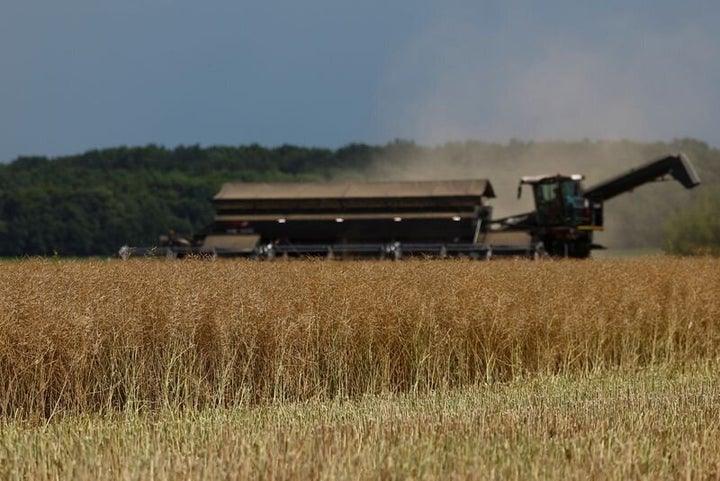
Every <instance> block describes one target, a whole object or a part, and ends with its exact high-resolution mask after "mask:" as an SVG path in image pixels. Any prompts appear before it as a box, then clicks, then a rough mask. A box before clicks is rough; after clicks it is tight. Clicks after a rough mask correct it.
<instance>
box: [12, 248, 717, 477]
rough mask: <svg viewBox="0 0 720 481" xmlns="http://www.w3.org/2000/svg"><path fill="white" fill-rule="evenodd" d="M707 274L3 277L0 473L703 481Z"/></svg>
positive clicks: (88, 267)
mask: <svg viewBox="0 0 720 481" xmlns="http://www.w3.org/2000/svg"><path fill="white" fill-rule="evenodd" d="M718 293H720V260H717V259H671V258H660V257H658V258H643V259H639V260H600V261H582V262H572V261H568V262H551V261H547V262H545V261H543V262H529V261H507V262H505V261H503V262H500V261H498V262H490V263H486V262H463V261H407V262H399V263H393V262H349V263H339V262H276V263H259V262H220V261H218V262H205V261H193V260H188V261H182V262H164V261H145V260H138V261H130V262H119V261H114V262H102V261H92V262H79V261H56V260H27V261H20V262H5V263H0V479H39V480H41V479H80V480H82V479H88V480H89V479H128V480H130V479H163V480H165V479H248V478H255V479H268V480H274V479H408V478H414V479H509V478H510V479H548V478H557V479H588V478H594V479H629V478H634V479H658V478H666V479H678V478H686V479H720V454H718V453H720V442H719V441H718V440H720V417H718V414H717V406H718V404H719V403H720V376H718V375H717V372H718V368H720V356H719V353H720V296H718Z"/></svg>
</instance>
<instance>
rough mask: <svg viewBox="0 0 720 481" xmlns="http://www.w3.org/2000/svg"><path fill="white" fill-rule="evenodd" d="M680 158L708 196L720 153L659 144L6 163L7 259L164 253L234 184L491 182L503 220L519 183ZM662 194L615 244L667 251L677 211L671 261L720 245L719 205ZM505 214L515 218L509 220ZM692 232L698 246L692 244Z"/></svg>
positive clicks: (650, 192) (622, 213)
mask: <svg viewBox="0 0 720 481" xmlns="http://www.w3.org/2000/svg"><path fill="white" fill-rule="evenodd" d="M677 151H683V152H685V153H686V154H688V156H690V158H691V159H692V160H693V162H694V163H695V165H696V166H697V167H698V170H699V173H700V176H701V178H702V180H703V182H704V184H705V185H704V186H703V187H701V188H700V189H698V190H700V191H702V190H703V189H712V187H707V186H708V185H710V186H712V185H713V184H716V183H718V182H720V151H718V150H717V149H713V148H710V147H709V146H708V145H707V144H705V143H703V142H700V141H697V140H693V139H681V140H676V141H673V142H671V143H660V142H658V143H652V144H640V143H634V142H629V141H620V142H592V141H582V142H523V141H519V140H511V141H510V142H509V143H507V144H497V143H486V142H477V141H469V142H453V143H448V144H445V145H442V146H437V147H423V146H419V145H417V144H415V143H414V142H412V141H407V140H399V139H398V140H395V141H393V142H390V143H389V144H387V145H385V146H370V145H365V144H349V145H347V146H344V147H342V148H339V149H336V150H332V149H324V148H310V147H298V146H292V145H282V146H279V147H276V148H266V147H263V146H260V145H257V144H251V145H245V146H210V147H200V146H198V145H189V146H178V147H176V148H174V149H168V148H165V147H161V146H157V145H147V146H144V147H124V146H122V147H114V148H108V149H102V150H91V151H88V152H85V153H82V154H79V155H73V156H67V157H60V158H53V159H49V158H46V157H20V158H18V159H16V160H15V161H14V162H11V163H9V164H0V256H23V255H52V254H53V253H55V252H57V253H58V254H59V255H72V256H85V255H110V254H114V253H115V252H117V249H118V248H119V246H120V245H122V244H125V243H127V244H130V245H153V244H156V243H157V239H158V235H160V234H161V233H163V232H165V231H167V230H168V229H174V230H175V231H177V232H179V233H181V234H183V235H186V236H189V237H192V236H194V235H198V234H201V233H202V232H203V229H204V228H205V227H206V226H208V225H209V224H210V223H211V221H212V217H213V210H212V204H211V199H212V196H213V195H214V194H215V193H216V192H217V191H218V189H219V188H220V185H221V184H222V183H223V182H228V181H246V182H255V181H326V180H331V179H352V180H366V179H389V178H394V179H423V178H432V179H436V178H467V177H484V178H489V179H490V180H491V181H492V183H493V185H494V186H495V190H496V192H497V194H498V196H499V198H498V199H497V201H496V203H495V205H496V211H498V212H501V213H503V214H507V215H509V214H512V213H519V211H518V209H520V210H522V209H523V208H522V207H518V206H517V204H516V202H517V201H516V200H515V199H514V192H515V186H516V185H517V184H516V182H517V178H518V177H519V176H520V175H530V174H540V173H547V172H549V171H551V170H554V169H558V171H561V170H562V171H564V172H573V173H575V172H577V173H585V174H587V177H588V179H589V180H590V182H589V183H590V184H592V183H594V182H595V181H600V180H603V179H605V178H607V177H608V176H611V175H615V174H617V173H620V172H622V171H624V170H626V169H627V168H628V167H631V166H633V165H636V164H638V163H641V162H645V161H648V160H652V159H653V158H657V157H659V156H662V155H666V154H668V153H670V152H677ZM661 187H662V188H659V187H653V188H652V189H651V188H647V189H639V190H640V191H641V192H638V193H636V194H633V195H628V196H621V197H620V198H618V200H617V201H615V200H613V201H612V202H611V203H609V204H608V209H607V219H608V227H610V228H609V229H608V230H609V231H613V232H616V233H618V232H619V233H621V234H622V239H620V240H617V241H616V243H615V244H612V242H611V245H617V246H627V247H659V245H660V243H661V240H662V225H663V224H664V223H665V219H666V216H667V215H668V213H670V212H674V211H677V212H678V213H676V214H674V215H673V216H672V217H671V219H670V222H669V223H668V225H669V227H667V229H666V235H667V242H666V244H667V246H668V249H669V250H670V251H671V252H682V253H687V252H688V249H689V250H690V251H693V252H694V251H697V250H698V246H700V245H702V246H705V245H706V244H710V245H713V246H717V245H718V234H717V228H716V227H712V226H713V225H714V224H713V220H712V219H713V218H714V219H717V218H720V216H718V215H717V211H718V210H719V209H720V201H718V200H717V198H718V197H720V196H714V197H713V196H709V197H708V198H707V199H705V200H702V199H699V200H697V201H696V203H695V204H693V206H692V207H691V210H692V213H691V214H688V215H685V214H683V213H681V209H682V206H683V204H684V203H687V202H688V200H689V199H691V198H693V197H697V195H696V194H695V193H694V192H693V193H691V194H688V193H686V192H685V191H684V190H682V189H681V188H678V187H677V185H672V186H661ZM701 197H702V196H701ZM713 199H715V200H713ZM503 203H504V204H505V205H507V206H509V207H508V211H507V212H502V211H501V209H502V207H500V206H501V204H503ZM498 212H496V213H498ZM691 219H695V220H693V221H692V222H694V224H692V226H689V224H688V222H691ZM713 228H714V229H715V230H714V231H713V230H712V229H713ZM713 232H714V234H713ZM689 233H691V234H693V236H694V240H692V241H689V240H686V238H685V237H683V236H687V235H689ZM701 233H702V235H701ZM687 246H692V247H687ZM715 248H717V247H715ZM700 250H702V249H700Z"/></svg>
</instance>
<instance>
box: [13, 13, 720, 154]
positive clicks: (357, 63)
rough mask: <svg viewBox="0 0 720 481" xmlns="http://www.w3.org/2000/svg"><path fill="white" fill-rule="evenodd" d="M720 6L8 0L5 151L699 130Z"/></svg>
mask: <svg viewBox="0 0 720 481" xmlns="http://www.w3.org/2000/svg"><path fill="white" fill-rule="evenodd" d="M719 27H720V2H717V1H715V0H712V1H710V0H696V1H693V0H688V1H683V2H681V1H672V2H671V1H666V0H657V1H633V0H627V1H615V0H608V1H604V2H590V1H579V0H578V1H545V2H538V1H531V0H516V1H513V0H510V1H504V2H501V1H498V2H483V1H477V0H475V1H469V0H467V1H466V0H444V1H440V0H438V1H429V0H412V1H411V0H384V1H379V0H363V1H357V0H355V1H348V0H335V1H331V0H305V1H303V2H298V1H292V0H266V1H257V2H255V1H231V0H205V1H203V2H198V1H195V0H122V1H121V0H65V1H63V2H56V1H50V0H5V1H4V2H3V6H2V8H0V72H1V75H2V78H1V80H0V161H10V160H13V159H14V158H16V157H17V156H19V155H48V156H57V155H64V154H73V153H80V152H83V151H85V150H88V149H92V148H104V147H112V146H117V145H145V144H148V143H156V144H160V145H165V146H167V147H174V146H176V145H179V144H184V145H188V144H196V143H199V144H201V145H204V146H207V145H214V144H225V145H238V144H247V143H251V142H258V143H260V144H262V145H266V146H276V145H281V144H285V143H289V144H299V145H306V146H322V147H332V148H335V147H339V146H342V145H345V144H347V143H350V142H366V143H373V144H384V143H385V142H388V141H390V140H392V139H395V138H403V139H410V140H415V141H416V142H418V143H421V144H441V143H444V142H447V141H453V140H466V139H476V140H487V141H498V142H505V141H507V140H508V139H510V138H519V139H523V140H547V139H559V140H578V139H583V138H590V139H619V138H628V139H633V140H640V141H646V140H672V139H673V138H677V137H687V136H690V137H695V138H699V139H701V140H705V141H707V142H708V143H710V144H711V145H713V146H720V127H719V126H720V28H719Z"/></svg>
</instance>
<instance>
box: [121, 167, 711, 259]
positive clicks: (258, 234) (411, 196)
mask: <svg viewBox="0 0 720 481" xmlns="http://www.w3.org/2000/svg"><path fill="white" fill-rule="evenodd" d="M669 177H672V178H674V179H675V180H677V181H678V182H680V183H681V184H682V185H683V186H684V187H686V188H688V189H689V188H692V187H695V186H697V185H698V184H699V183H700V180H699V178H698V176H697V174H696V172H695V169H694V167H693V166H692V164H691V163H690V161H689V160H688V158H687V157H686V156H685V155H683V154H677V155H671V156H667V157H664V158H662V159H659V160H656V161H653V162H650V163H648V164H646V165H642V166H640V167H637V168H634V169H631V170H630V171H628V172H626V173H624V174H622V175H619V176H617V177H615V178H613V179H610V180H607V181H605V182H602V183H600V184H598V185H596V186H594V187H591V188H589V189H584V188H583V185H582V181H583V180H584V177H583V176H582V175H570V176H564V175H545V176H536V177H523V178H522V179H521V180H520V185H519V186H518V197H519V196H520V194H521V192H522V188H523V186H526V185H527V186H530V187H531V189H532V193H533V197H534V200H535V211H533V212H528V213H525V214H520V215H514V216H511V217H505V218H502V219H496V220H493V219H492V206H491V205H489V204H488V203H487V201H488V199H492V198H494V197H495V192H494V191H493V188H492V185H491V184H490V181H488V180H484V179H476V180H446V181H416V182H364V183H361V182H342V183H235V182H231V183H226V184H224V185H223V186H222V188H221V189H220V192H218V194H217V195H215V197H214V198H213V204H214V207H215V211H216V216H215V222H214V223H213V224H212V225H211V226H210V228H209V229H208V232H207V233H206V234H204V235H203V236H201V237H200V238H198V239H196V240H195V241H194V242H193V243H188V242H186V241H184V240H183V241H179V240H176V239H173V237H172V236H170V237H165V239H164V241H162V242H161V245H160V246H159V247H154V248H142V247H140V248H132V247H127V246H123V248H121V250H120V256H121V257H123V258H127V257H129V256H131V255H132V256H138V255H140V256H143V255H162V256H167V257H184V256H187V255H202V256H207V255H211V256H226V257H248V258H255V259H273V258H276V257H278V256H281V257H311V256H315V257H317V256H324V257H328V258H341V259H343V258H351V259H357V258H389V259H396V260H397V259H402V258H404V257H408V256H423V257H438V258H445V257H469V258H474V259H490V258H492V257H495V256H523V257H531V258H537V257H539V256H545V255H549V256H553V257H574V258H585V257H588V256H589V255H590V251H591V249H594V248H601V246H598V245H596V244H594V243H593V232H594V231H597V230H602V229H603V203H604V202H605V201H606V200H609V199H611V198H613V197H615V196H617V195H619V194H622V193H623V192H627V191H630V190H632V189H635V188H636V187H638V186H640V185H642V184H645V183H647V182H653V181H658V180H666V179H668V178H669Z"/></svg>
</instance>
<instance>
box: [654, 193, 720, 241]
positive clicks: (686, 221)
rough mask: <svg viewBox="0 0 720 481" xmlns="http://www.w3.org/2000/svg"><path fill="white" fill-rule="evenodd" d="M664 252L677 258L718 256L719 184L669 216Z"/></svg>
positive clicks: (719, 224)
mask: <svg viewBox="0 0 720 481" xmlns="http://www.w3.org/2000/svg"><path fill="white" fill-rule="evenodd" d="M665 250H666V251H668V252H670V253H673V254H679V255H720V184H715V185H713V186H712V187H710V188H708V189H707V190H705V191H704V192H703V193H702V194H701V195H700V196H698V197H697V198H696V199H695V200H694V201H693V202H692V203H691V204H690V205H689V206H688V207H687V208H685V209H682V210H678V211H676V212H675V213H673V215H672V216H670V218H669V219H668V221H667V223H666V225H665Z"/></svg>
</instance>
